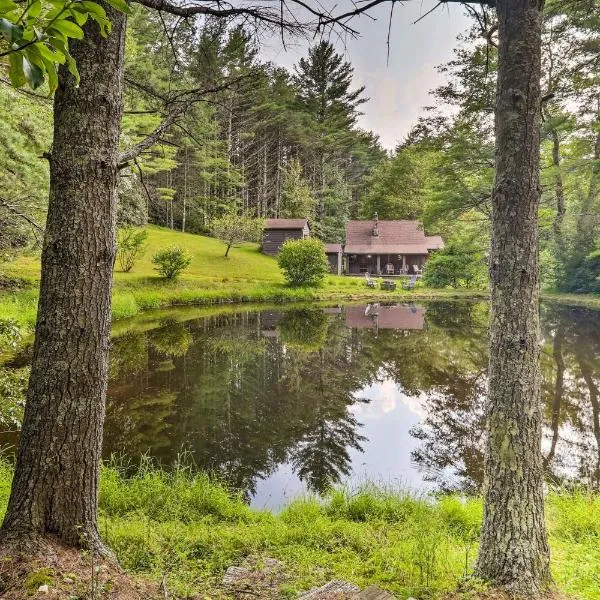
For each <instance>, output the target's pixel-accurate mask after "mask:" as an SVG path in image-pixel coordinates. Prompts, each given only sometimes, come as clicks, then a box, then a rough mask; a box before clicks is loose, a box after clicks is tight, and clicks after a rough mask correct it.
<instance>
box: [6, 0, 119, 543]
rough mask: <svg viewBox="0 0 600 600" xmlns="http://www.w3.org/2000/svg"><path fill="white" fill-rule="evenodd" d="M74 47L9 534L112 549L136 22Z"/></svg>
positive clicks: (90, 31)
mask: <svg viewBox="0 0 600 600" xmlns="http://www.w3.org/2000/svg"><path fill="white" fill-rule="evenodd" d="M104 8H105V10H106V12H107V14H108V16H109V18H110V20H111V21H112V24H113V28H112V33H111V34H110V35H109V36H108V38H107V39H104V38H102V37H101V36H100V33H99V31H98V27H97V26H96V24H95V23H92V22H91V21H89V22H88V24H87V25H86V27H85V39H83V40H81V41H74V42H73V43H72V44H71V51H72V54H73V56H74V58H75V60H76V61H77V66H78V69H79V72H80V75H81V82H80V85H79V86H78V87H77V86H76V85H75V81H74V78H73V77H72V76H71V75H70V74H69V72H68V70H67V69H66V68H64V67H61V69H60V74H59V77H60V82H59V88H58V90H57V92H56V95H55V99H54V140H53V145H52V153H51V156H50V159H49V160H50V201H49V206H48V217H47V225H46V234H45V238H44V248H43V253H42V277H41V287H40V300H39V306H38V317H37V324H36V335H35V344H34V349H33V360H32V367H31V377H30V380H29V389H28V393H27V404H26V407H25V416H24V420H23V429H22V434H21V443H20V447H19V453H18V457H17V463H16V469H15V475H14V480H13V485H12V491H11V496H10V501H9V505H8V509H7V512H6V516H5V519H4V523H3V526H2V535H3V537H4V539H5V540H7V539H16V540H18V541H24V540H28V539H32V538H33V539H35V538H38V537H40V536H44V535H46V534H55V535H56V536H58V537H59V538H60V539H61V540H63V541H64V542H66V543H68V544H73V545H85V546H90V547H93V548H96V549H99V550H100V549H102V545H101V542H100V538H99V535H98V527H97V500H98V471H99V462H100V452H101V444H102V430H103V422H104V405H105V396H106V386H107V367H108V362H107V355H108V346H109V334H110V315H111V284H112V272H113V263H114V258H115V227H116V202H117V182H118V143H119V128H120V120H121V112H122V106H121V104H122V101H121V97H122V74H123V69H122V60H123V46H124V33H125V23H126V17H125V15H124V14H122V13H119V12H117V11H115V10H113V9H112V8H111V7H110V6H108V5H106V4H104Z"/></svg>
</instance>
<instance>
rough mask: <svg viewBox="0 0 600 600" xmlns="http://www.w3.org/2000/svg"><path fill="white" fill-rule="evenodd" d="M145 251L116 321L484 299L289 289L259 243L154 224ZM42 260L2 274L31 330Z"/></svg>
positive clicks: (27, 258) (0, 306) (14, 313)
mask: <svg viewBox="0 0 600 600" xmlns="http://www.w3.org/2000/svg"><path fill="white" fill-rule="evenodd" d="M147 230H148V240H147V246H146V250H145V253H144V255H143V256H142V257H141V258H140V259H139V260H138V261H137V262H136V264H135V266H134V268H133V270H132V271H131V272H130V273H122V272H120V271H119V270H118V266H117V267H116V270H115V280H114V287H113V319H114V320H119V319H125V318H129V317H134V316H136V315H138V314H140V313H142V312H144V311H147V310H152V309H158V308H165V307H169V306H185V305H207V304H224V303H234V302H271V303H273V302H291V301H294V302H298V301H310V300H360V299H371V298H381V299H393V298H400V297H404V298H407V299H408V298H411V299H423V298H430V297H440V296H444V297H463V296H464V297H473V296H479V297H483V296H485V295H486V292H482V291H479V292H478V291H473V290H463V291H456V290H427V289H425V288H417V290H415V291H414V292H411V293H408V292H406V291H404V290H401V289H399V290H398V291H397V292H384V291H381V290H371V289H368V288H367V287H366V286H365V283H364V280H363V278H357V277H338V276H333V275H332V276H329V277H327V279H326V281H325V283H324V284H323V285H322V286H321V287H319V288H290V287H288V286H286V285H285V283H284V279H283V276H282V274H281V272H280V270H279V268H278V266H277V261H276V260H275V259H274V258H272V257H269V256H265V255H264V254H262V253H261V252H260V251H259V247H258V246H257V245H256V244H243V245H242V246H241V247H239V248H233V249H232V250H231V251H230V255H229V258H225V257H224V253H225V246H224V244H222V243H221V242H219V241H218V240H215V239H213V238H209V237H205V236H199V235H194V234H189V233H180V232H177V231H172V230H170V229H164V228H161V227H156V226H149V227H148V228H147ZM173 244H175V245H178V246H180V247H182V248H184V249H185V250H187V251H188V252H189V253H190V255H191V256H192V262H191V264H190V266H189V268H188V269H187V270H186V271H185V273H184V274H183V275H182V276H181V278H180V279H178V280H177V281H175V282H169V281H166V280H165V279H162V278H161V277H159V275H158V274H157V273H156V271H155V270H154V265H153V264H152V261H151V258H152V255H153V254H154V253H155V252H156V251H157V250H158V249H159V248H164V247H166V246H169V245H173ZM39 271H40V263H39V258H38V257H35V256H31V255H21V256H19V257H17V258H16V259H15V260H13V261H12V262H9V263H6V264H4V265H2V273H3V274H4V275H6V276H8V277H11V278H15V279H18V280H21V281H23V282H24V283H25V284H26V285H28V286H29V287H26V288H25V289H24V290H19V291H13V292H0V315H2V318H8V319H11V320H14V321H16V322H17V323H18V324H19V325H20V326H21V327H22V328H23V330H24V333H27V331H31V329H32V327H33V324H34V323H35V315H36V308H37V284H38V282H39Z"/></svg>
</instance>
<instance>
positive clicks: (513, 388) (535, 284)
mask: <svg viewBox="0 0 600 600" xmlns="http://www.w3.org/2000/svg"><path fill="white" fill-rule="evenodd" d="M542 8H543V2H542V1H540V0H499V1H498V22H499V59H498V62H499V69H498V92H497V106H496V181H495V184H494V194H493V201H492V248H491V262H490V277H491V317H490V336H489V340H490V341H489V345H490V367H489V397H488V403H487V441H486V464H485V483H484V502H485V503H484V519H483V528H482V534H481V547H480V551H479V558H478V562H477V567H476V574H477V575H478V576H479V577H481V578H483V579H484V580H486V581H489V582H490V583H492V584H493V585H495V586H497V587H500V588H504V589H506V590H507V591H509V592H511V593H516V594H524V595H533V594H537V593H540V592H542V591H544V590H545V589H546V588H547V586H548V585H549V583H550V574H549V550H548V543H547V538H546V530H545V524H544V496H543V467H542V453H541V433H542V412H541V403H540V379H541V376H540V367H539V352H540V332H539V307H538V300H539V251H538V207H539V203H540V195H541V194H540V183H539V170H540V101H541V92H540V75H541V17H542Z"/></svg>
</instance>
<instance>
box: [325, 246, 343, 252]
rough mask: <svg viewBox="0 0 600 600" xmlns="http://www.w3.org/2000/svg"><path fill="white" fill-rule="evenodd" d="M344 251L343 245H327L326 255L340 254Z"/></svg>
mask: <svg viewBox="0 0 600 600" xmlns="http://www.w3.org/2000/svg"><path fill="white" fill-rule="evenodd" d="M341 251H342V245H341V244H325V253H326V254H338V253H339V252H341Z"/></svg>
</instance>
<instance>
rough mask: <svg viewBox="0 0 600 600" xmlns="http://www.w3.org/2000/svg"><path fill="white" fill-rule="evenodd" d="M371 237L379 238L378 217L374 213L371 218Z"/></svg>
mask: <svg viewBox="0 0 600 600" xmlns="http://www.w3.org/2000/svg"><path fill="white" fill-rule="evenodd" d="M373 222H374V224H373V237H379V215H378V214H377V213H375V215H374V216H373Z"/></svg>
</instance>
